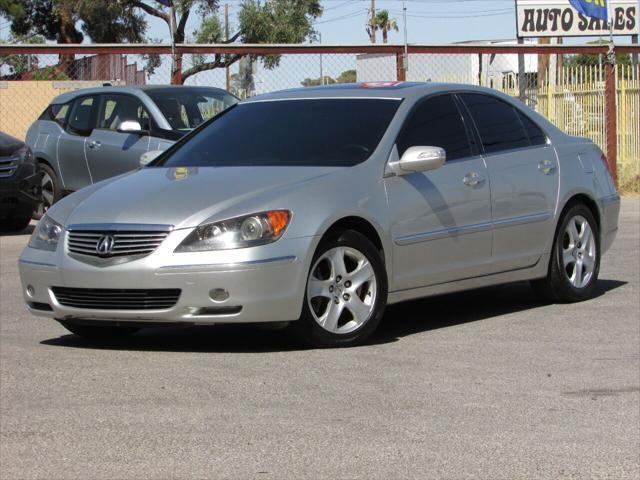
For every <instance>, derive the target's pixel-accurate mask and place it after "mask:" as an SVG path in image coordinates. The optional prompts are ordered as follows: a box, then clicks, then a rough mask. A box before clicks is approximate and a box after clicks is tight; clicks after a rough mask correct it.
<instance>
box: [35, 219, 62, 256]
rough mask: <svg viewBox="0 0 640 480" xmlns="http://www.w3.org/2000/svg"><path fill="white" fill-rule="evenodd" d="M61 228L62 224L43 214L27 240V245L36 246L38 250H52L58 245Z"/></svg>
mask: <svg viewBox="0 0 640 480" xmlns="http://www.w3.org/2000/svg"><path fill="white" fill-rule="evenodd" d="M63 230H64V229H63V227H62V225H60V224H59V223H58V222H55V221H53V220H51V218H49V217H48V216H46V215H45V216H44V217H42V219H41V220H40V221H39V222H38V225H36V228H35V230H34V231H33V234H32V235H31V239H30V240H29V246H30V247H31V248H37V249H38V250H49V251H51V252H54V251H55V250H56V248H57V246H58V240H59V239H60V235H61V234H62V232H63Z"/></svg>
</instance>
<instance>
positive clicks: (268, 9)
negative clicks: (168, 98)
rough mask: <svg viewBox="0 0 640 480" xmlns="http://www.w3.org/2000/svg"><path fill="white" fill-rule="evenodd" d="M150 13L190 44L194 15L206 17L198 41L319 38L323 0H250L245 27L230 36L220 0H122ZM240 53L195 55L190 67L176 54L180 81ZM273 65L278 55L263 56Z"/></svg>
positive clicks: (243, 15)
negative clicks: (165, 0) (189, 22)
mask: <svg viewBox="0 0 640 480" xmlns="http://www.w3.org/2000/svg"><path fill="white" fill-rule="evenodd" d="M122 1H123V2H127V3H128V4H130V5H133V6H135V7H136V8H138V9H140V10H141V11H143V12H145V13H147V14H148V15H153V16H155V17H157V18H160V19H162V20H163V21H164V22H165V23H166V24H167V27H168V28H169V29H170V32H171V33H172V36H173V39H174V41H175V42H176V43H184V41H185V39H186V32H185V28H186V25H187V20H188V18H189V16H190V15H193V14H194V13H195V14H199V15H200V16H201V18H202V21H201V23H200V26H199V27H198V29H197V31H196V32H195V41H196V43H233V42H235V41H237V40H240V41H242V42H244V43H301V42H303V41H304V40H306V39H307V38H314V37H315V30H314V29H313V22H314V20H315V19H316V18H318V17H319V16H320V15H321V14H322V7H321V5H320V0H269V1H267V2H264V3H260V2H259V1H258V0H244V1H243V2H242V3H241V4H240V12H239V15H238V20H239V28H238V29H237V30H236V31H235V32H233V33H232V34H230V36H229V38H228V39H227V38H225V36H224V33H223V28H222V22H221V21H220V19H219V17H218V14H219V1H218V0H173V3H172V5H173V7H172V8H171V7H166V6H164V5H162V4H160V3H159V2H157V1H156V0H122ZM240 57H241V56H240V55H221V54H215V55H194V56H193V57H192V62H191V65H190V66H189V67H187V68H186V69H183V58H182V54H176V56H175V62H174V66H173V71H172V75H171V76H172V80H173V82H174V83H183V82H184V81H185V80H186V79H187V78H189V77H190V76H192V75H195V74H197V73H199V72H203V71H206V70H212V69H215V68H225V67H228V66H230V65H232V64H233V63H235V62H237V61H238V60H240ZM261 61H262V63H263V65H264V66H265V67H267V68H273V67H275V66H277V65H278V63H279V61H280V57H279V56H277V55H267V56H262V57H261Z"/></svg>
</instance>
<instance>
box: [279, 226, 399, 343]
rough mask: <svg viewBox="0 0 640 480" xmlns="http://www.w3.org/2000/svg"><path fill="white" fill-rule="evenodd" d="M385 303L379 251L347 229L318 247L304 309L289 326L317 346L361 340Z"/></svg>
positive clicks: (310, 272) (374, 327) (379, 318)
mask: <svg viewBox="0 0 640 480" xmlns="http://www.w3.org/2000/svg"><path fill="white" fill-rule="evenodd" d="M340 258H341V259H342V263H340ZM386 304H387V274H386V270H385V267H384V262H383V260H382V257H381V254H380V252H379V251H378V250H377V248H376V247H375V246H374V245H373V244H372V243H371V242H370V241H369V240H367V238H366V237H364V236H363V235H361V234H360V233H358V232H355V231H353V230H347V231H344V232H342V233H340V234H338V235H336V236H335V237H333V238H330V239H327V240H324V241H323V242H322V243H321V244H320V246H319V247H318V249H317V251H316V253H315V254H314V256H313V260H312V262H311V268H310V270H309V273H308V275H307V282H306V288H305V295H304V305H303V307H302V315H301V317H300V318H299V319H298V320H297V321H295V322H292V323H291V326H290V328H291V330H292V331H293V332H294V333H295V334H296V335H297V336H298V337H299V338H301V339H302V340H303V341H304V342H305V343H307V344H308V345H310V346H313V347H319V348H324V347H350V346H354V345H359V344H362V343H363V342H364V341H365V340H366V339H367V338H368V337H369V336H370V335H371V334H372V333H373V332H374V330H375V329H376V327H377V326H378V324H379V323H380V320H382V316H383V314H384V309H385V307H386ZM354 312H355V313H354Z"/></svg>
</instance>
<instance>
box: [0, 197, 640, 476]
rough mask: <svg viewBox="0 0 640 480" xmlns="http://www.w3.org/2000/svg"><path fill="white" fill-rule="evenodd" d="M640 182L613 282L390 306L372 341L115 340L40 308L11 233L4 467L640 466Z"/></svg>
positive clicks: (473, 471)
mask: <svg viewBox="0 0 640 480" xmlns="http://www.w3.org/2000/svg"><path fill="white" fill-rule="evenodd" d="M639 206H640V201H639V200H638V199H637V198H632V199H625V200H624V202H623V209H622V214H621V229H620V232H619V235H618V238H617V240H616V243H615V244H614V246H613V249H612V250H611V251H610V252H609V253H608V254H607V255H606V256H605V257H604V259H603V266H602V269H601V274H600V278H601V280H600V283H599V292H598V296H597V298H595V299H594V300H591V301H588V302H585V303H581V304H574V305H543V304H541V303H539V302H537V301H536V300H535V298H534V297H533V295H532V293H531V291H530V289H529V287H528V285H527V284H524V283H519V284H513V285H507V286H501V287H492V288H487V289H483V290H477V291H473V292H467V293H462V294H454V295H446V296H442V297H437V298H432V299H425V300H421V301H415V302H410V303H405V304H401V305H398V306H395V307H392V308H390V309H389V310H388V311H387V314H386V316H385V318H384V321H383V323H382V325H381V327H380V329H379V332H378V333H377V334H376V336H375V337H374V338H373V340H372V341H371V344H370V345H367V346H363V347H359V348H352V349H342V350H305V349H300V348H299V347H297V346H296V345H295V344H293V343H292V342H291V341H290V340H289V339H288V338H287V337H286V336H284V335H283V334H282V333H281V332H274V331H264V330H263V329H259V328H254V327H251V326H244V327H222V326H220V327H193V328H184V329H178V328H171V329H147V330H145V331H142V332H140V333H139V334H137V335H135V336H134V337H132V338H131V339H128V340H126V341H124V342H122V343H120V344H117V345H102V346H96V345H93V344H90V343H87V342H85V341H82V340H80V339H79V338H77V337H75V336H72V335H69V334H67V332H66V331H65V330H64V329H63V328H62V327H61V326H59V325H58V324H57V323H56V322H54V321H50V320H46V319H40V318H36V317H32V316H30V315H29V314H28V313H27V311H26V309H25V307H24V305H23V301H22V296H21V293H20V287H19V281H18V274H17V266H16V260H17V258H18V255H19V252H20V250H21V249H22V248H23V246H24V245H25V244H26V242H27V240H28V236H27V235H16V236H5V237H0V269H1V272H0V273H1V277H0V280H1V286H2V288H1V291H0V292H1V297H0V362H1V363H0V381H1V383H0V477H1V478H2V479H18V478H47V479H57V478H81V479H86V478H91V479H100V478H104V479H115V478H139V477H147V478H169V477H171V478H187V477H200V478H205V477H206V478H214V477H215V478H260V479H269V478H274V479H280V478H303V477H304V478H366V479H369V478H383V479H389V478H394V479H395V478H420V479H424V478H449V479H453V478H455V479H457V478H463V477H464V478H487V479H516V478H527V479H528V478H548V479H556V478H612V479H623V478H635V479H637V478H639V477H640V458H639V451H640V450H639V449H640V300H639V298H640V292H639V286H640V278H639V275H640V255H639V250H640V222H639V220H640V209H639Z"/></svg>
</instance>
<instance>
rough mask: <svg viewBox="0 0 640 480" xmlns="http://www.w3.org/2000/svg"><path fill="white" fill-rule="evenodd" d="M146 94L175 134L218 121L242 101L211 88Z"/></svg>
mask: <svg viewBox="0 0 640 480" xmlns="http://www.w3.org/2000/svg"><path fill="white" fill-rule="evenodd" d="M146 94H147V95H149V97H151V100H153V102H154V103H155V104H156V105H157V106H158V108H159V109H160V110H161V111H162V114H163V115H164V117H165V118H166V119H167V121H168V122H169V125H171V128H172V129H174V130H182V131H185V130H187V131H188V130H192V129H194V128H196V127H197V126H198V125H200V124H201V123H204V122H206V121H207V120H209V119H210V118H213V117H215V116H216V115H218V114H219V113H220V112H222V111H224V110H226V109H227V108H229V107H230V106H231V105H234V104H235V103H237V102H238V99H237V98H236V97H234V96H233V95H231V94H229V93H227V92H225V91H224V90H212V89H209V88H185V89H181V88H162V89H151V90H147V91H146Z"/></svg>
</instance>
